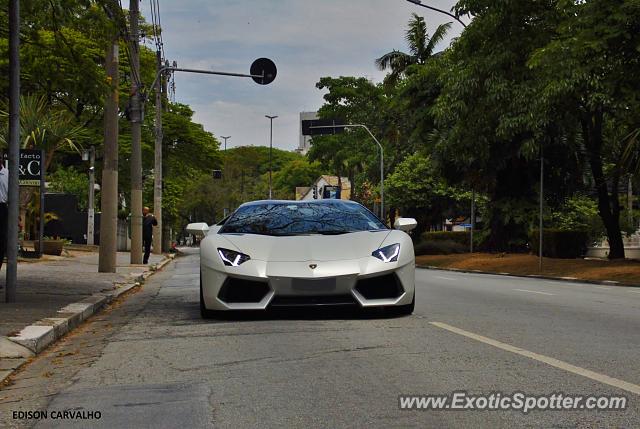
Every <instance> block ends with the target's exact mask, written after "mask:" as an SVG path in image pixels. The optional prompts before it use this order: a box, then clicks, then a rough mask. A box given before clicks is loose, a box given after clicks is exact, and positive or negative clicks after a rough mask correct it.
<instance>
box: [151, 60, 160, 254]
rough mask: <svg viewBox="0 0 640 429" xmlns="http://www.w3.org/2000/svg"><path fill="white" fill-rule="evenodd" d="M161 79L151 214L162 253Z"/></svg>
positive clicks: (155, 245)
mask: <svg viewBox="0 0 640 429" xmlns="http://www.w3.org/2000/svg"><path fill="white" fill-rule="evenodd" d="M156 62H157V67H158V70H160V69H161V68H162V58H161V57H160V52H156ZM161 88H162V79H158V80H157V82H156V87H155V91H156V123H155V137H156V141H155V151H154V166H153V214H154V216H155V217H156V220H157V221H158V225H157V226H154V227H153V253H154V254H156V255H159V254H161V253H162V90H161Z"/></svg>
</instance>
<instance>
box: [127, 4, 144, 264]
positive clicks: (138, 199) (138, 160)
mask: <svg viewBox="0 0 640 429" xmlns="http://www.w3.org/2000/svg"><path fill="white" fill-rule="evenodd" d="M139 1H140V0H130V1H129V21H130V25H131V45H130V46H131V74H132V75H133V79H132V82H133V83H132V87H131V112H130V114H131V264H141V263H142V148H141V144H140V140H141V137H142V134H141V133H142V127H141V125H142V124H141V123H140V122H141V120H142V111H141V109H140V107H141V103H140V90H141V88H140V85H141V82H140V38H139V34H138V16H139V14H140V10H139Z"/></svg>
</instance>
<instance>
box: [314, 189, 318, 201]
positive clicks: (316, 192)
mask: <svg viewBox="0 0 640 429" xmlns="http://www.w3.org/2000/svg"><path fill="white" fill-rule="evenodd" d="M313 199H314V200H317V199H318V188H317V187H315V186H314V187H313Z"/></svg>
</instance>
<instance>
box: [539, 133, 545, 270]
mask: <svg viewBox="0 0 640 429" xmlns="http://www.w3.org/2000/svg"><path fill="white" fill-rule="evenodd" d="M543 206H544V152H543V149H542V145H540V209H539V214H538V217H539V220H538V222H539V225H538V228H539V229H540V237H539V241H540V245H539V249H538V250H539V253H540V254H539V262H538V268H539V270H540V271H542V244H543V243H542V240H543V235H542V227H543V224H542V209H543Z"/></svg>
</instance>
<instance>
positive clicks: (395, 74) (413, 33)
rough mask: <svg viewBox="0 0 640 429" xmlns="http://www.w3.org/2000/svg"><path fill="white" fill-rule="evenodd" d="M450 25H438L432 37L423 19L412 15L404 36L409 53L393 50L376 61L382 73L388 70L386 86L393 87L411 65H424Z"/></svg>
mask: <svg viewBox="0 0 640 429" xmlns="http://www.w3.org/2000/svg"><path fill="white" fill-rule="evenodd" d="M450 27H451V23H447V24H440V25H439V26H438V27H437V28H436V31H435V32H434V33H433V36H431V37H430V36H429V33H427V25H426V23H425V21H424V18H423V17H421V16H419V15H417V14H415V13H413V14H412V18H411V21H409V26H408V29H407V32H406V34H405V39H406V41H407V44H408V45H409V53H408V54H407V53H404V52H401V51H397V50H393V51H391V52H389V53H386V54H384V55H383V56H381V57H380V58H378V59H376V61H375V63H376V66H377V67H378V68H379V69H380V70H382V71H384V70H390V73H389V74H388V75H387V77H386V78H385V83H386V84H387V85H395V84H396V83H397V82H398V80H399V79H400V78H401V77H402V76H404V75H405V73H406V71H407V69H408V68H409V67H410V66H411V65H413V64H424V63H426V62H427V60H428V59H429V58H430V57H431V56H432V55H433V53H434V50H435V48H436V45H437V44H438V43H440V42H442V40H443V39H444V37H445V36H446V34H447V31H449V28H450Z"/></svg>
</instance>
